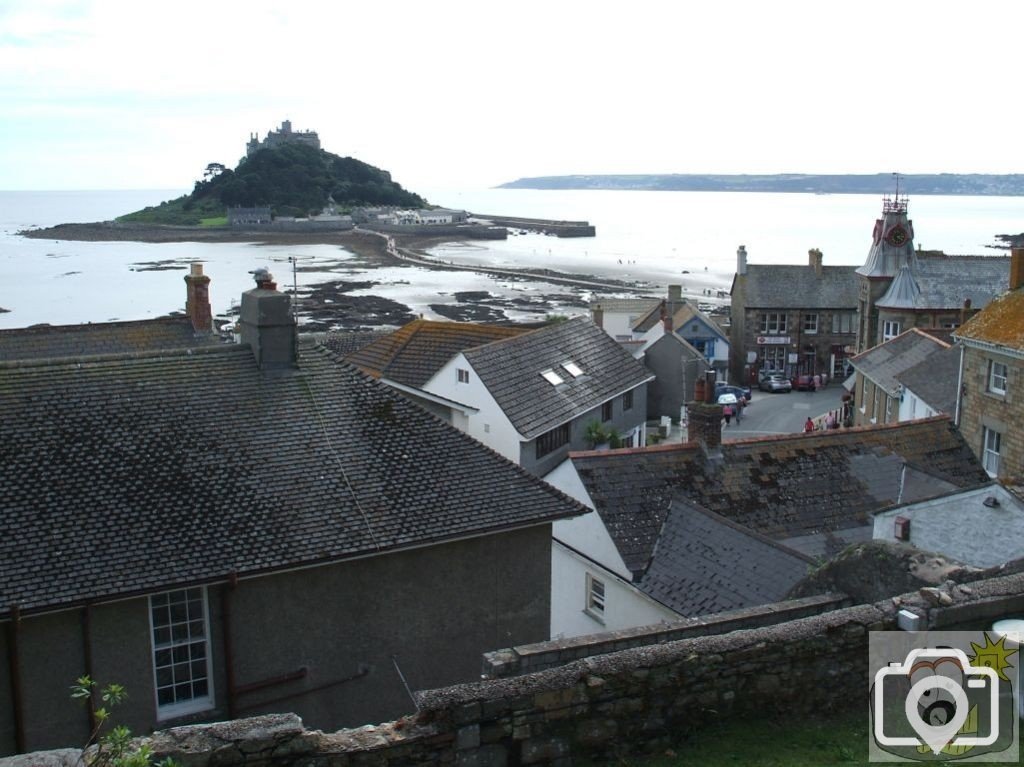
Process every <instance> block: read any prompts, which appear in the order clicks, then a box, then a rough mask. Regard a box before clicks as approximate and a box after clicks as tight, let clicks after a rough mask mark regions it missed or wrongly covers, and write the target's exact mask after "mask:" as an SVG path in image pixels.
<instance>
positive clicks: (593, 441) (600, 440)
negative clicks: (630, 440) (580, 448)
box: [583, 418, 618, 450]
mask: <svg viewBox="0 0 1024 767" xmlns="http://www.w3.org/2000/svg"><path fill="white" fill-rule="evenodd" d="M616 436H618V435H616ZM583 439H585V440H586V441H587V444H588V445H590V449H591V450H606V449H607V448H608V440H609V435H608V432H607V431H605V428H604V424H602V423H601V422H600V421H598V420H597V419H596V418H595V419H594V420H592V421H590V422H588V423H587V428H586V430H585V431H584V432H583Z"/></svg>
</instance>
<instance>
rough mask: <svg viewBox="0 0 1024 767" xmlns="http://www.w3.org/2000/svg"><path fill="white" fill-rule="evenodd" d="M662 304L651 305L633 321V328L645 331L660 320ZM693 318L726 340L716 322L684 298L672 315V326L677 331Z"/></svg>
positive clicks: (724, 334)
mask: <svg viewBox="0 0 1024 767" xmlns="http://www.w3.org/2000/svg"><path fill="white" fill-rule="evenodd" d="M664 304H665V302H664V301H661V302H659V303H658V305H657V306H654V307H651V309H650V311H648V312H647V313H646V314H645V315H644V316H642V317H640V318H638V319H637V320H636V322H634V323H633V330H634V331H635V332H638V333H646V332H647V331H648V330H650V329H651V328H652V327H654V326H655V325H656V324H657V323H659V322H661V308H662V306H663V305H664ZM694 319H696V320H699V321H700V322H703V323H704V324H705V325H707V327H708V330H710V331H711V332H712V333H714V334H716V335H717V336H719V337H720V338H721V339H722V340H723V341H726V342H728V340H729V337H728V335H727V334H726V333H725V331H723V330H722V328H721V327H719V325H718V323H716V322H715V321H714V320H713V319H711V318H710V317H708V315H706V314H704V312H702V311H701V310H700V309H698V308H697V307H696V306H694V305H693V304H691V303H690V302H689V301H687V300H685V299H684V300H683V301H682V304H681V305H679V306H678V307H677V308H676V310H675V313H674V314H673V315H672V327H673V328H674V329H675V331H676V332H677V333H678V332H679V331H680V330H681V329H682V328H683V327H684V326H685V325H686V323H688V322H692V321H693V320H694Z"/></svg>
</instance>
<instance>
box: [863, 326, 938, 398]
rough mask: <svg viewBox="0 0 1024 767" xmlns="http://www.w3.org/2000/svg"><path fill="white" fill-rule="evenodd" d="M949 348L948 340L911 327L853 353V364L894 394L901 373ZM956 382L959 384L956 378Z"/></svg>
mask: <svg viewBox="0 0 1024 767" xmlns="http://www.w3.org/2000/svg"><path fill="white" fill-rule="evenodd" d="M946 348H948V344H945V343H943V342H942V341H939V340H938V339H937V338H934V337H933V336H930V335H928V334H927V333H924V332H922V331H920V330H918V329H917V328H911V329H910V330H907V331H904V332H903V333H900V334H899V335H898V336H896V337H895V338H892V339H890V340H888V341H886V342H885V343H881V344H879V345H878V346H873V347H872V348H870V349H868V350H867V351H864V352H861V353H860V354H858V355H857V356H856V357H851V358H850V364H851V365H853V368H854V370H856V371H857V372H859V373H862V374H863V375H865V376H867V377H868V378H869V379H871V380H872V381H874V382H875V384H877V385H878V386H881V387H882V388H883V389H884V390H885V391H886V392H888V393H889V394H890V395H891V396H896V395H897V393H898V391H897V390H898V389H899V385H900V382H899V376H900V374H902V373H904V372H906V371H907V370H909V369H910V368H912V367H914V366H915V365H917V364H919V363H922V362H924V361H926V360H928V359H929V358H931V357H932V355H934V354H937V353H938V352H940V351H942V350H944V349H946ZM953 385H954V387H955V386H956V383H955V379H954V384H953Z"/></svg>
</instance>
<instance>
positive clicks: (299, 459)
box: [0, 340, 585, 615]
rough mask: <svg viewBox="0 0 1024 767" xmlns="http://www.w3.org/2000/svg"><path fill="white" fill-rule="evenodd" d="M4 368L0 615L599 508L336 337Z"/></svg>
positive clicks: (0, 374)
mask: <svg viewBox="0 0 1024 767" xmlns="http://www.w3.org/2000/svg"><path fill="white" fill-rule="evenodd" d="M300 349H301V350H300V359H299V364H300V367H299V369H297V370H287V371H280V372H261V371H260V370H258V368H257V367H256V364H255V362H254V359H253V355H252V353H251V351H250V349H249V348H248V346H239V345H233V344H232V345H228V346H222V347H214V348H211V349H206V350H193V351H192V352H186V353H181V352H174V353H168V352H159V353H154V354H149V355H133V356H129V357H121V358H111V357H98V358H93V359H91V360H88V359H86V360H81V361H75V362H70V361H64V362H59V363H51V364H29V365H23V364H7V365H3V366H0V367H2V370H0V422H2V423H3V424H4V439H3V440H0V498H2V499H3V502H2V503H3V507H2V509H3V513H2V515H0V615H2V614H4V613H6V612H7V611H8V610H9V608H10V606H11V605H12V604H17V605H19V606H20V607H21V609H22V610H23V611H25V612H30V611H43V610H46V609H56V608H61V607H67V606H70V605H74V604H79V603H81V602H83V601H84V600H95V599H106V598H114V597H122V596H130V595H138V594H143V593H146V592H151V591H153V590H156V589H165V588H177V587H180V586H183V585H186V584H196V583H204V582H211V581H215V580H219V579H223V578H225V577H227V576H228V575H229V574H230V573H232V572H236V573H238V575H239V576H246V575H253V574H260V573H270V572H274V571H277V570H280V569H285V568H293V567H296V566H309V565H316V564H324V563H329V562H334V561H339V560H344V559H347V558H351V557H357V556H367V555H374V554H376V553H383V552H389V551H393V550H398V549H402V548H405V547H411V546H422V545H428V544H432V543H435V542H441V541H446V540H452V539H457V538H460V537H465V536H470V535H479V534H484V533H489V532H497V531H501V530H505V529H510V528H515V527H520V526H524V525H535V524H540V523H544V522H548V521H551V520H555V519H560V518H565V517H570V516H575V515H577V514H579V513H583V512H584V511H585V509H584V508H583V507H581V506H580V505H579V504H577V503H576V502H575V501H572V500H570V499H569V498H567V497H566V496H564V495H562V494H561V493H560V492H558V491H556V490H555V489H553V488H551V487H550V486H549V485H547V484H545V483H544V482H542V481H540V480H538V479H536V478H535V477H533V476H531V475H530V474H529V473H527V472H526V471H524V470H523V469H521V468H520V467H518V466H515V465H514V464H512V463H510V462H509V461H507V460H505V459H504V458H502V457H501V456H499V455H498V454H496V453H494V452H493V451H491V450H489V449H487V448H485V447H483V446H482V445H480V444H479V443H478V442H476V441H475V440H473V439H472V438H470V437H468V436H466V435H464V434H462V433H461V432H459V431H457V430H456V429H454V428H452V427H450V426H448V425H446V424H444V423H442V422H441V421H440V420H439V419H437V418H435V417H433V416H431V415H429V414H428V413H426V412H425V411H423V410H422V409H421V408H419V407H417V406H415V405H413V404H412V403H410V402H408V401H407V400H405V399H404V398H402V397H401V396H400V395H399V394H397V393H396V392H394V391H393V390H391V389H389V388H388V387H386V386H383V385H381V384H379V383H377V382H375V381H373V380H372V379H370V378H367V377H366V376H364V375H363V374H361V373H359V372H358V371H357V370H356V369H354V368H352V367H351V366H348V365H343V364H339V362H340V359H339V358H338V357H337V356H335V355H334V354H332V353H331V352H330V351H329V350H327V349H326V348H324V347H322V346H317V345H315V344H313V343H312V342H310V341H309V340H302V341H301V342H300Z"/></svg>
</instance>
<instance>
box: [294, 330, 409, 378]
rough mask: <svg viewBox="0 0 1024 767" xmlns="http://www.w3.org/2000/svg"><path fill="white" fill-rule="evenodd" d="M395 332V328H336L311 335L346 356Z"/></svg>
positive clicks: (310, 335) (320, 342)
mask: <svg viewBox="0 0 1024 767" xmlns="http://www.w3.org/2000/svg"><path fill="white" fill-rule="evenodd" d="M393 332H394V331H393V330H349V331H345V330H336V331H331V332H329V333H311V334H309V337H310V338H312V339H314V340H315V341H316V342H317V343H319V344H321V345H323V346H326V347H327V348H328V349H330V350H331V351H332V352H334V353H335V354H337V355H338V356H340V357H345V356H347V355H349V354H352V353H354V352H357V351H359V350H360V349H362V348H363V347H365V346H369V345H370V344H372V343H373V342H374V341H379V340H381V339H382V338H387V337H388V336H389V335H391V334H392V333H393ZM364 372H365V371H364Z"/></svg>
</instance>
